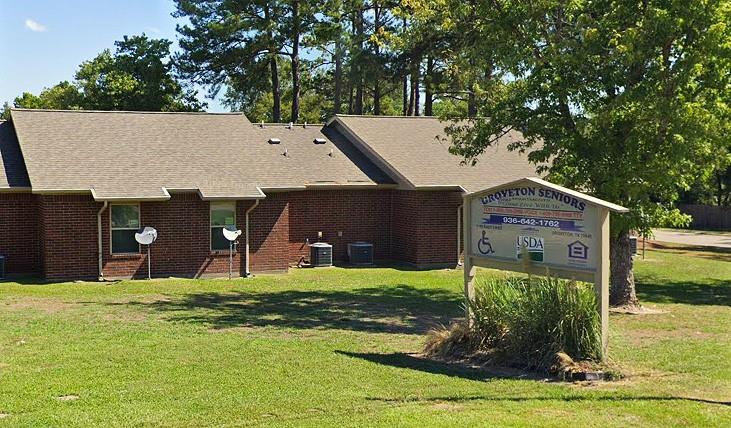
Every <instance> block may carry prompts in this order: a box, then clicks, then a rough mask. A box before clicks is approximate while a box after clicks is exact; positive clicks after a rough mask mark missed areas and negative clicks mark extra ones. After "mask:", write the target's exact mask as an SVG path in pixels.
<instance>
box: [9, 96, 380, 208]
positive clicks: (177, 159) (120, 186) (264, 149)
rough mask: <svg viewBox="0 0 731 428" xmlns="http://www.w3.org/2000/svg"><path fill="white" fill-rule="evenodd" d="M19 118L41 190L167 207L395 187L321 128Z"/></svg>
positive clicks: (17, 114) (64, 114)
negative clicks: (188, 196)
mask: <svg viewBox="0 0 731 428" xmlns="http://www.w3.org/2000/svg"><path fill="white" fill-rule="evenodd" d="M11 117H12V121H13V124H14V127H15V130H16V132H17V137H18V141H19V143H20V147H21V149H22V152H23V155H24V158H25V163H26V166H27V170H28V176H29V178H30V183H31V184H32V187H33V191H34V192H39V193H43V192H78V191H91V192H92V194H93V195H94V197H95V198H97V199H99V200H120V199H148V200H155V199H161V200H162V199H167V198H169V194H168V192H169V191H176V190H195V191H198V192H199V193H200V194H201V197H203V198H204V199H226V198H231V199H243V198H261V197H264V194H263V193H262V192H263V191H266V190H274V189H304V188H307V187H317V186H323V185H337V186H367V187H368V186H378V185H389V184H392V181H391V180H390V179H389V177H388V176H387V175H385V174H383V173H382V172H381V171H380V170H379V169H378V168H377V167H375V166H374V165H373V163H372V162H370V161H369V160H368V159H367V158H366V157H365V156H363V155H362V154H361V153H359V152H358V151H357V150H354V149H353V147H352V145H349V144H348V143H347V142H345V141H344V140H343V139H342V137H341V136H339V135H337V133H333V132H332V130H328V129H322V126H321V125H320V126H308V127H303V126H302V125H296V126H292V127H287V126H282V125H264V126H263V127H261V126H259V125H253V124H251V122H249V120H248V119H247V118H246V117H245V116H244V115H242V114H236V113H227V114H223V113H220V114H216V113H147V112H101V111H49V110H26V109H13V110H12V111H11ZM271 138H278V139H279V140H280V141H281V142H280V143H279V144H270V143H269V142H268V141H269V140H270V139H271ZM315 138H321V139H324V140H325V143H324V144H315V143H314V142H313V140H314V139H315Z"/></svg>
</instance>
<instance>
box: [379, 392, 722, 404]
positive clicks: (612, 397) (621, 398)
mask: <svg viewBox="0 0 731 428" xmlns="http://www.w3.org/2000/svg"><path fill="white" fill-rule="evenodd" d="M367 400H370V401H381V402H388V403H440V402H452V403H462V402H470V401H494V402H501V401H503V402H523V401H585V402H590V401H617V402H627V401H670V402H673V401H690V402H695V403H703V404H716V405H719V406H731V401H720V400H709V399H705V398H695V397H673V396H666V397H663V396H654V395H651V396H642V395H637V396H635V395H615V394H612V395H605V394H599V395H597V394H587V395H568V396H566V395H557V396H552V397H551V396H538V397H536V396H525V397H494V396H489V395H484V396H483V395H471V396H467V397H426V398H421V397H419V398H411V397H406V398H378V397H369V398H367Z"/></svg>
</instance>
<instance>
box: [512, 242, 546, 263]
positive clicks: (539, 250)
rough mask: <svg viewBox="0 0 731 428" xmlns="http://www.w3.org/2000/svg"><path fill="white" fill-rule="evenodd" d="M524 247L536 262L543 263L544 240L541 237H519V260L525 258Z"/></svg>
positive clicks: (517, 252) (517, 246)
mask: <svg viewBox="0 0 731 428" xmlns="http://www.w3.org/2000/svg"><path fill="white" fill-rule="evenodd" d="M523 247H525V251H527V252H528V256H529V257H530V259H531V260H532V261H534V262H542V261H543V238H541V237H540V236H518V237H517V239H516V240H515V253H516V256H517V257H518V260H520V259H522V258H523Z"/></svg>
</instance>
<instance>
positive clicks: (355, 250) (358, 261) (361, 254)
mask: <svg viewBox="0 0 731 428" xmlns="http://www.w3.org/2000/svg"><path fill="white" fill-rule="evenodd" d="M348 259H349V260H350V264H353V265H361V266H363V265H372V264H373V244H370V243H368V242H351V243H350V244H348Z"/></svg>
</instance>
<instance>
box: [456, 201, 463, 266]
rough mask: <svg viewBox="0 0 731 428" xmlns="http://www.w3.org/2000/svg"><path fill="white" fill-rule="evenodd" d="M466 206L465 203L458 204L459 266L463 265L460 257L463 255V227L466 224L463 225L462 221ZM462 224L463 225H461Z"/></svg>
mask: <svg viewBox="0 0 731 428" xmlns="http://www.w3.org/2000/svg"><path fill="white" fill-rule="evenodd" d="M463 208H464V204H462V205H459V206H457V266H462V262H460V260H459V257H460V256H461V255H462V251H461V249H462V248H461V247H462V227H464V225H461V223H462V213H461V210H462V209H463ZM460 225H461V226H462V227H460Z"/></svg>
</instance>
